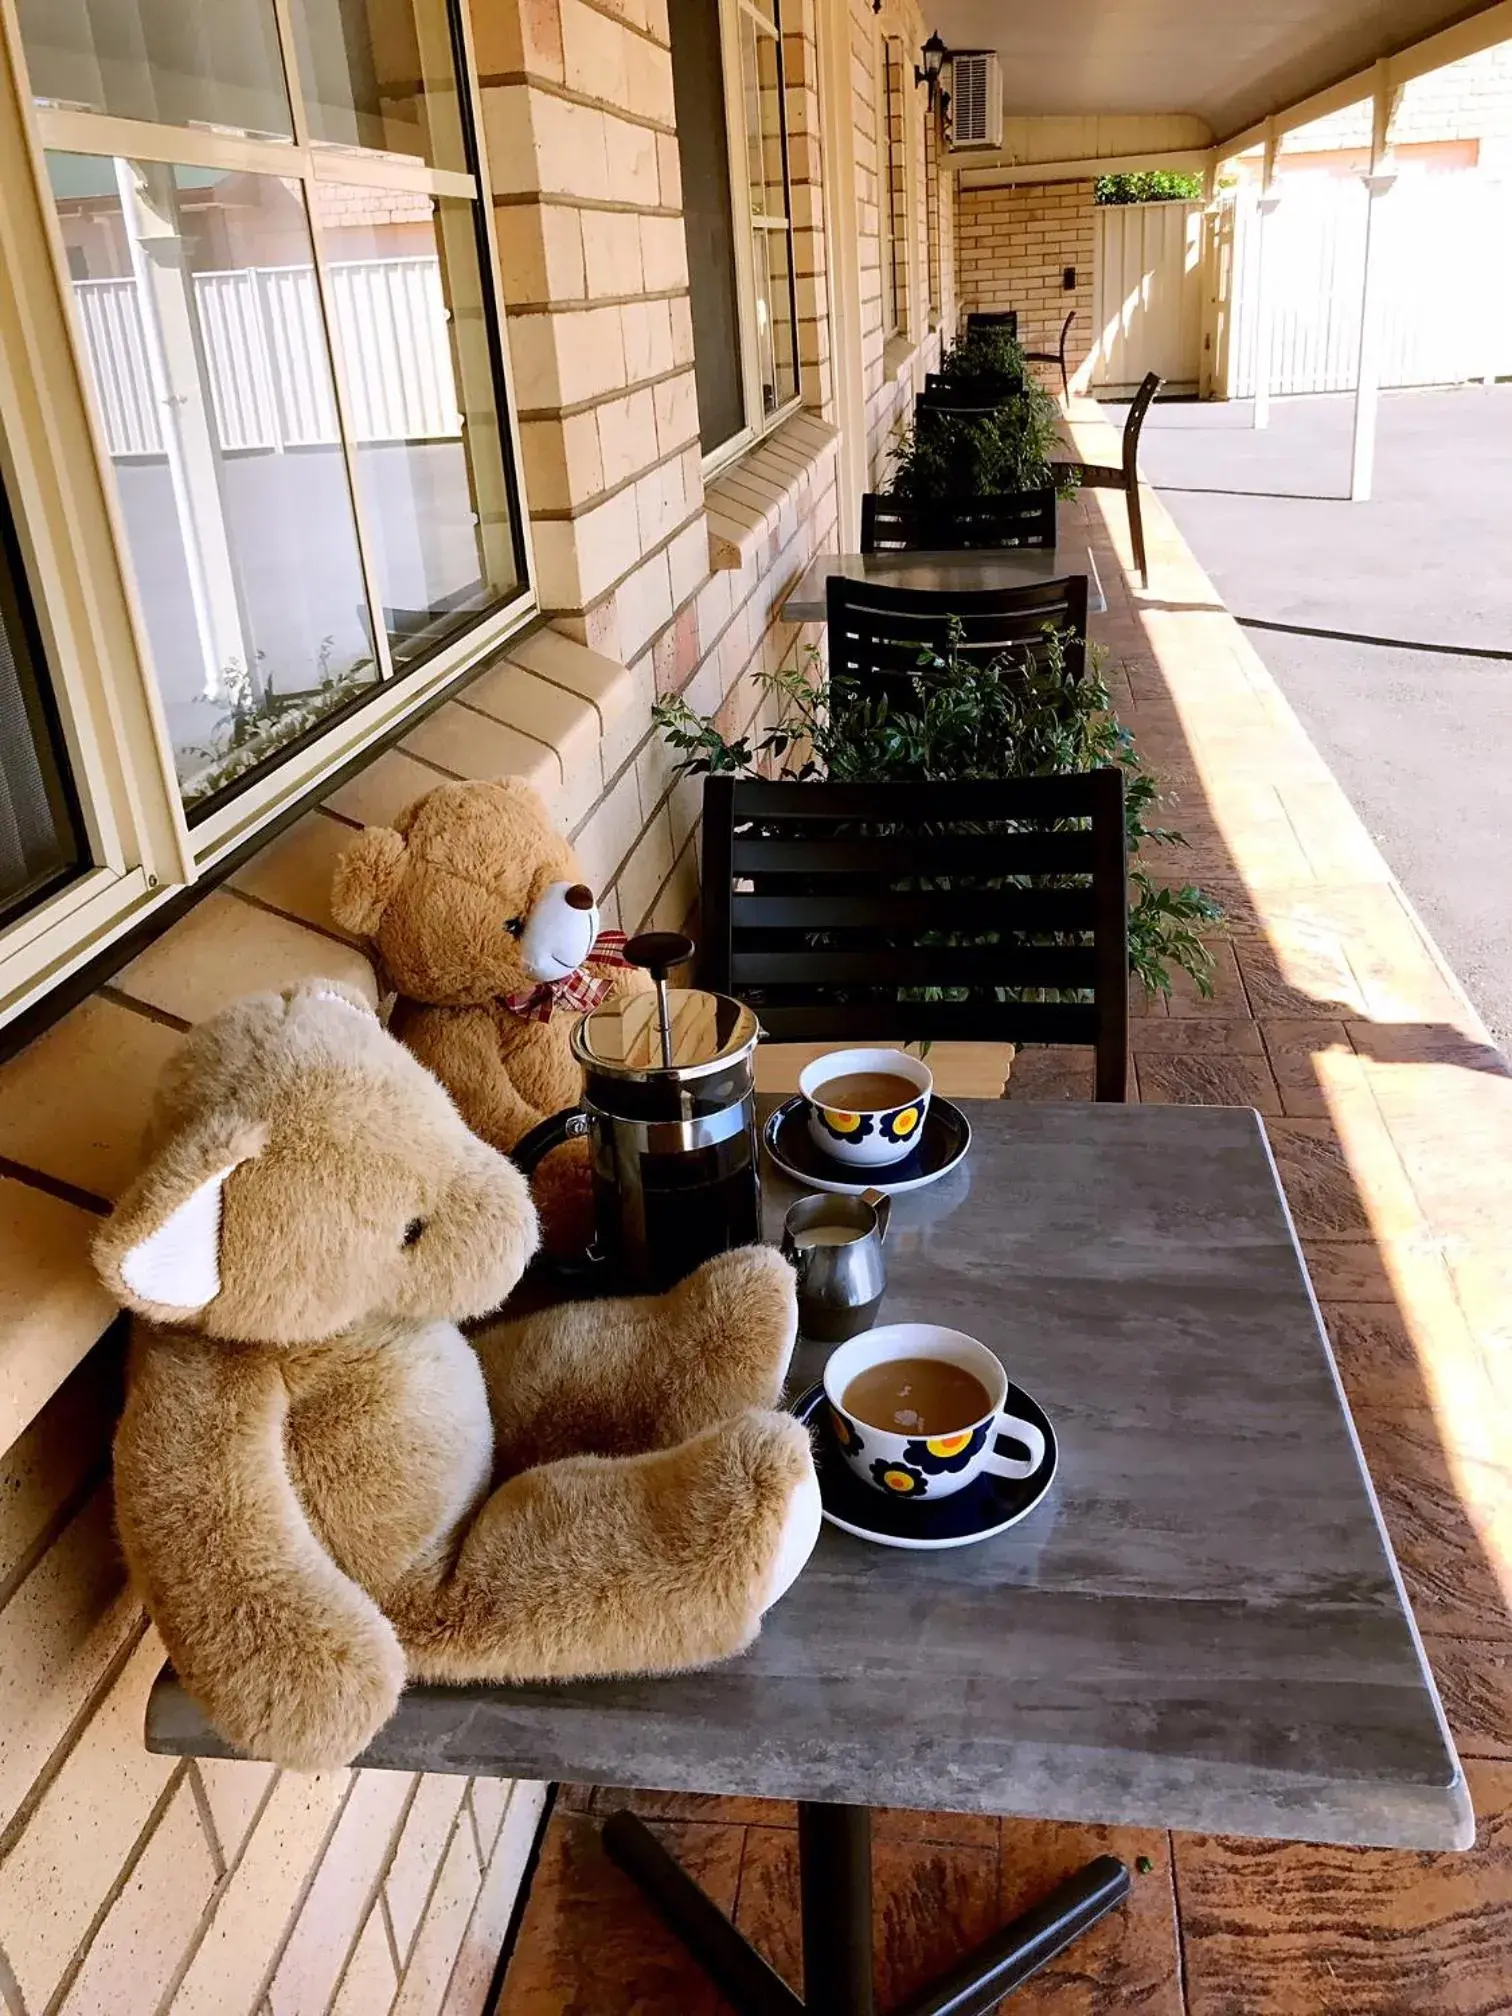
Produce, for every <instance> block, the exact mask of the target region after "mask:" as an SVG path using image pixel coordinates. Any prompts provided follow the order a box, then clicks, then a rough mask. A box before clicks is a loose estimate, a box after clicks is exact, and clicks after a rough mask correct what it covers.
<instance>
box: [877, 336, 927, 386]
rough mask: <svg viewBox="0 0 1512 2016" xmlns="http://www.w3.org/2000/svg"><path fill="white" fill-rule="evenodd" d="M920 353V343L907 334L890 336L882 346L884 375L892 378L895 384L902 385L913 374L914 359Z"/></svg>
mask: <svg viewBox="0 0 1512 2016" xmlns="http://www.w3.org/2000/svg"><path fill="white" fill-rule="evenodd" d="M918 354H919V345H918V344H917V343H912V342H910V341H909V339H908V337H906V336H889V337H888V339H887V341H886V342H885V343H884V344H883V346H882V375H883V377H884V378H890V379H891V380H892V382H893V384H894V385H901V384H902V383H903V382H904V380H905V379H907V378H911V377H912V376H913V369H914V360H915V358H917V356H918Z"/></svg>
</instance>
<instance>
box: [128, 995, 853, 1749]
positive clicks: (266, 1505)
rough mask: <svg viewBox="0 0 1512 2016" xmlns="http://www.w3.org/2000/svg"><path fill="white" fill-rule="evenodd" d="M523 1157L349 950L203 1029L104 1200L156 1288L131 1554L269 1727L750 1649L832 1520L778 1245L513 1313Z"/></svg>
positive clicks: (156, 1608)
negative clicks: (473, 1127)
mask: <svg viewBox="0 0 1512 2016" xmlns="http://www.w3.org/2000/svg"><path fill="white" fill-rule="evenodd" d="M535 1238H536V1221H535V1213H534V1211H533V1209H532V1206H531V1202H530V1196H529V1193H528V1191H527V1189H526V1185H525V1182H524V1179H523V1177H522V1176H521V1175H520V1174H519V1172H518V1171H517V1170H516V1169H515V1168H514V1166H513V1165H512V1164H511V1163H510V1162H509V1161H507V1160H506V1159H505V1157H504V1156H502V1155H500V1154H498V1153H497V1152H496V1151H495V1150H494V1149H492V1148H490V1147H488V1146H486V1145H485V1144H484V1143H483V1142H481V1141H479V1140H478V1139H477V1138H476V1137H475V1136H474V1135H473V1134H471V1133H469V1132H468V1130H467V1128H466V1127H464V1126H463V1124H462V1122H461V1120H460V1119H459V1117H458V1115H457V1112H456V1109H455V1108H454V1106H453V1105H452V1103H451V1101H450V1100H449V1099H448V1098H447V1096H446V1094H445V1092H444V1091H443V1090H442V1088H441V1087H440V1086H439V1085H438V1084H437V1083H436V1081H435V1079H434V1078H433V1077H431V1075H430V1074H429V1072H427V1071H426V1070H424V1069H423V1068H422V1067H421V1066H420V1065H419V1064H418V1063H417V1062H416V1061H415V1059H414V1058H413V1057H412V1056H410V1055H409V1054H408V1052H407V1051H405V1050H403V1049H402V1048H401V1047H400V1046H399V1044H398V1043H396V1042H395V1041H394V1040H393V1039H392V1037H390V1036H389V1035H387V1034H386V1033H385V1031H384V1030H383V1028H382V1027H381V1025H380V1024H379V1022H378V1019H377V1017H376V1016H375V1015H373V1014H372V1012H371V1011H370V1010H369V1009H368V1008H367V1007H366V1006H365V1005H364V1004H363V1003H362V1002H361V1001H360V1000H359V999H358V998H357V997H356V996H355V995H352V994H349V993H347V992H346V991H345V990H344V989H342V988H341V987H340V986H339V985H337V983H335V982H330V983H325V982H313V983H305V984H304V985H301V986H299V987H296V988H293V989H290V990H288V991H287V992H285V993H283V994H261V995H256V996H254V997H253V998H251V999H250V1000H246V1001H242V1002H240V1003H238V1004H237V1005H236V1006H234V1007H231V1008H228V1009H226V1010H225V1011H224V1012H223V1013H221V1014H219V1015H217V1016H216V1017H214V1018H213V1020H211V1021H209V1022H206V1023H204V1024H202V1025H201V1026H200V1027H199V1028H198V1029H196V1030H194V1031H193V1032H192V1033H191V1034H190V1035H189V1036H188V1037H186V1038H185V1040H184V1043H183V1045H182V1047H181V1049H180V1050H179V1051H178V1052H176V1053H175V1056H174V1057H173V1059H172V1061H171V1062H170V1064H169V1067H168V1070H167V1072H166V1074H165V1078H164V1081H163V1084H162V1086H161V1089H160V1093H159V1097H158V1103H157V1107H156V1111H155V1116H154V1120H153V1123H152V1127H151V1131H150V1134H149V1152H148V1159H147V1164H146V1167H145V1169H144V1170H143V1172H142V1174H141V1175H140V1176H139V1177H138V1178H137V1180H136V1181H135V1183H134V1184H133V1185H132V1186H131V1188H130V1189H129V1190H128V1191H127V1193H126V1194H125V1196H124V1197H123V1198H122V1199H121V1201H120V1203H119V1204H118V1205H117V1207H116V1209H115V1211H114V1213H113V1214H112V1216H111V1218H110V1219H109V1220H108V1222H107V1223H106V1225H105V1227H104V1228H103V1230H102V1231H101V1233H100V1234H99V1237H98V1239H97V1241H96V1245H95V1259H96V1263H97V1265H98V1267H99V1269H100V1273H101V1275H102V1277H103V1278H104V1280H105V1282H106V1283H107V1285H108V1286H109V1287H110V1288H111V1289H112V1290H113V1291H114V1293H115V1294H116V1295H117V1296H118V1297H119V1298H120V1300H121V1301H122V1302H124V1303H125V1304H126V1305H127V1306H128V1307H129V1308H131V1309H132V1310H134V1311H135V1312H136V1314H137V1316H138V1318H139V1319H142V1320H139V1321H138V1323H137V1324H136V1326H135V1332H134V1337H133V1344H132V1354H131V1365H130V1377H129V1387H128V1398H127V1403H126V1410H125V1414H124V1416H123V1418H122V1421H121V1425H120V1429H119V1431H118V1435H117V1439H116V1452H115V1456H116V1504H117V1512H118V1518H119V1524H120V1531H121V1538H122V1541H123V1543H124V1545H125V1549H126V1554H127V1558H128V1560H129V1562H130V1564H131V1568H132V1572H133V1574H134V1576H135V1578H136V1581H137V1583H138V1585H139V1587H140V1589H141V1592H142V1594H143V1596H144V1597H145V1600H146V1602H147V1606H148V1608H149V1610H150V1611H151V1613H152V1616H153V1618H154V1619H155V1621H156V1623H157V1625H158V1628H159V1630H160V1631H161V1632H162V1635H163V1638H164V1639H165V1641H166V1643H167V1645H168V1649H169V1652H170V1654H171V1655H172V1658H173V1661H174V1664H175V1666H176V1667H177V1668H178V1671H179V1674H180V1676H181V1677H182V1679H183V1681H184V1684H185V1685H186V1686H187V1687H188V1688H189V1690H190V1691H191V1692H192V1693H193V1694H194V1695H195V1696H196V1697H197V1698H198V1700H199V1701H200V1703H201V1704H202V1706H203V1707H204V1709H205V1712H206V1714H207V1715H208V1716H209V1717H210V1719H211V1721H212V1722H213V1723H214V1724H215V1726H216V1727H217V1728H218V1729H219V1730H220V1731H221V1733H222V1734H223V1735H224V1736H225V1737H226V1738H227V1739H228V1740H229V1741H230V1742H232V1743H234V1744H235V1745H236V1746H237V1747H238V1748H239V1749H242V1750H245V1751H248V1752H250V1753H252V1754H254V1755H257V1756H261V1757H268V1758H272V1759H274V1760H275V1761H276V1762H278V1763H281V1764H285V1765H290V1766H294V1767H296V1768H303V1769H311V1768H315V1767H317V1766H325V1765H335V1764H341V1763H344V1762H346V1761H347V1760H349V1759H350V1758H352V1757H354V1756H355V1755H356V1754H357V1753H358V1752H359V1751H360V1750H361V1749H362V1748H363V1746H364V1745H365V1744H366V1743H367V1742H368V1741H369V1740H370V1739H371V1737H372V1736H373V1735H374V1733H375V1732H376V1731H377V1730H378V1729H379V1728H380V1727H381V1726H382V1724H383V1723H384V1722H385V1721H386V1720H387V1718H388V1716H389V1715H390V1714H391V1713H392V1711H393V1709H394V1706H395V1704H396V1702H397V1700H398V1698H399V1693H400V1690H401V1688H402V1687H403V1685H404V1683H405V1680H406V1678H413V1679H424V1680H436V1681H490V1680H491V1681H500V1682H504V1681H523V1680H540V1679H561V1678H567V1677H570V1676H574V1675H591V1674H606V1673H627V1672H663V1671H670V1670H675V1669H677V1668H684V1667H689V1666H698V1665H703V1664H706V1663H708V1662H710V1661H713V1660H717V1659H723V1658H726V1657H728V1656H730V1655H731V1654H733V1653H736V1652H739V1651H740V1650H741V1649H742V1648H743V1647H744V1646H745V1645H747V1644H749V1642H750V1641H751V1639H752V1638H753V1637H754V1635H755V1633H756V1631H757V1629H758V1627H759V1622H760V1618H761V1615H762V1612H763V1611H764V1610H765V1609H766V1608H768V1607H769V1606H770V1605H771V1604H772V1603H773V1602H774V1601H775V1600H776V1599H777V1597H778V1596H779V1595H780V1594H781V1593H782V1591H783V1590H784V1589H785V1588H786V1587H787V1585H788V1583H789V1582H790V1581H791V1580H792V1578H793V1576H794V1575H795V1574H796V1573H797V1572H798V1569H799V1568H800V1567H801V1565H802V1563H803V1561H804V1560H805V1559H806V1558H807V1555H808V1552H809V1549H810V1548H811V1547H812V1545H813V1542H814V1538H815V1535H816V1534H817V1531H818V1519H819V1507H818V1487H817V1483H816V1481H815V1477H814V1470H813V1463H812V1458H811V1454H810V1450H809V1445H808V1441H807V1438H806V1435H805V1433H804V1431H803V1429H802V1428H801V1427H799V1425H798V1424H797V1423H796V1422H795V1421H794V1420H793V1419H792V1418H791V1416H789V1415H786V1414H783V1413H779V1412H776V1411H774V1409H775V1405H776V1401H777V1398H778V1392H779V1387H780V1384H781V1380H782V1376H783V1373H784V1370H785V1368H786V1365H787V1360H788V1357H789V1354H790V1352H791V1349H792V1345H793V1340H794V1334H795V1330H796V1317H795V1305H794V1291H793V1281H792V1275H791V1272H790V1270H789V1269H788V1267H787V1265H786V1263H785V1262H784V1261H783V1260H782V1259H781V1258H780V1256H779V1255H778V1254H777V1253H775V1252H774V1251H772V1250H771V1249H770V1248H761V1247H750V1248H746V1249H745V1250H743V1251H740V1252H735V1253H726V1254H722V1255H720V1256H719V1257H718V1258H717V1259H714V1260H711V1261H709V1262H708V1263H707V1264H706V1265H705V1266H703V1267H701V1268H700V1269H699V1270H698V1271H697V1272H696V1273H695V1274H693V1275H690V1276H689V1278H688V1279H687V1280H686V1281H685V1282H683V1283H682V1284H681V1285H680V1286H679V1287H677V1288H675V1289H673V1290H672V1291H671V1293H670V1294H667V1295H664V1296H659V1297H646V1298H643V1299H638V1300H627V1301H618V1302H611V1301H604V1302H588V1303H580V1304H574V1305H571V1306H567V1307H562V1308H557V1309H551V1310H546V1311H543V1312H541V1313H539V1314H537V1315H535V1316H531V1317H527V1318H525V1319H523V1320H520V1321H517V1322H512V1323H501V1324H497V1325H496V1326H494V1327H493V1328H490V1329H485V1330H484V1331H483V1332H482V1333H481V1334H480V1335H478V1336H476V1337H475V1338H473V1340H472V1341H471V1342H469V1341H468V1340H467V1339H466V1338H464V1337H463V1335H462V1333H461V1331H460V1330H458V1329H457V1328H456V1324H457V1322H458V1321H459V1320H460V1319H464V1318H468V1317H475V1316H480V1315H482V1314H484V1313H485V1312H487V1311H489V1310H492V1309H495V1308H497V1307H498V1306H499V1304H500V1303H501V1302H502V1301H503V1300H504V1298H505V1297H506V1296H507V1295H508V1294H509V1292H510V1290H511V1289H512V1287H513V1286H514V1284H515V1282H516V1280H517V1279H518V1278H519V1275H520V1272H521V1270H522V1269H523V1268H524V1266H525V1264H526V1262H527V1261H528V1259H529V1258H530V1254H531V1251H532V1248H533V1247H534V1244H535Z"/></svg>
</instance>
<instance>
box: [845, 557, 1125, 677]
mask: <svg viewBox="0 0 1512 2016" xmlns="http://www.w3.org/2000/svg"><path fill="white" fill-rule="evenodd" d="M826 600H827V605H828V606H827V611H826V620H827V622H828V626H829V640H828V644H829V670H830V677H831V679H835V678H845V677H847V676H848V677H850V678H853V679H855V680H856V681H857V682H858V684H859V685H861V686H862V687H863V689H872V690H879V691H885V692H889V693H893V692H896V693H898V694H900V695H902V696H906V697H910V698H911V693H912V688H911V686H910V685H908V684H906V683H905V681H904V679H903V676H902V675H904V674H907V673H912V672H914V671H915V670H916V669H917V667H918V663H919V654H920V652H922V651H933V652H935V653H937V654H938V655H940V656H943V655H944V653H945V651H946V649H947V647H948V645H949V643H950V636H951V629H952V625H953V624H954V625H958V626H959V630H960V636H959V639H958V641H957V644H956V649H957V651H958V652H959V653H960V655H961V656H962V657H963V658H966V659H968V660H970V661H972V662H974V663H976V664H979V665H983V666H985V665H990V664H991V663H992V661H993V660H994V659H996V658H1001V657H1002V656H1003V655H1004V654H1005V653H1006V652H1013V651H1017V652H1019V653H1020V654H1022V653H1024V652H1039V651H1043V650H1046V649H1047V648H1048V646H1047V644H1046V640H1045V632H1046V631H1047V630H1055V631H1059V632H1061V633H1063V634H1064V633H1067V632H1069V633H1070V636H1069V640H1068V642H1067V644H1066V646H1065V653H1066V668H1067V670H1068V671H1069V672H1070V674H1071V675H1072V677H1073V678H1078V679H1079V678H1080V677H1081V676H1082V674H1083V673H1084V672H1085V670H1086V663H1087V577H1086V575H1085V574H1067V575H1064V576H1062V577H1060V578H1058V579H1056V580H1053V581H1036V582H1032V583H1029V584H1027V585H1021V586H1017V587H1012V588H974V589H960V588H947V589H938V590H937V589H927V588H905V587H899V586H894V585H892V584H891V583H886V584H884V583H881V582H875V581H852V580H850V579H848V578H846V577H845V576H843V575H838V574H832V575H831V576H830V580H829V585H828V591H827V596H826Z"/></svg>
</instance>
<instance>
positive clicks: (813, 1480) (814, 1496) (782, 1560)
mask: <svg viewBox="0 0 1512 2016" xmlns="http://www.w3.org/2000/svg"><path fill="white" fill-rule="evenodd" d="M823 1518H824V1507H823V1505H822V1504H821V1502H820V1498H819V1478H818V1476H817V1474H816V1473H815V1470H814V1466H813V1463H812V1461H811V1462H810V1463H809V1466H808V1468H807V1469H806V1470H805V1471H804V1473H803V1475H802V1476H801V1477H800V1478H799V1479H798V1482H797V1483H796V1484H795V1485H794V1486H793V1491H792V1496H791V1497H790V1498H789V1500H788V1509H787V1516H786V1518H785V1519H784V1520H783V1522H782V1532H781V1534H780V1535H779V1537H778V1541H777V1552H776V1554H775V1556H774V1558H773V1561H772V1567H771V1576H770V1580H769V1581H768V1583H767V1586H766V1593H765V1595H764V1597H763V1599H762V1604H761V1609H762V1613H763V1615H764V1614H765V1613H766V1612H767V1611H768V1610H770V1609H771V1607H772V1605H773V1604H774V1603H775V1602H776V1601H777V1600H778V1598H779V1597H781V1596H785V1595H786V1594H787V1592H788V1591H789V1589H791V1588H792V1586H793V1584H794V1583H795V1582H796V1581H797V1580H798V1577H799V1575H800V1574H801V1573H802V1572H803V1569H804V1567H805V1565H806V1563H807V1561H808V1558H809V1556H810V1554H812V1553H813V1551H814V1547H815V1544H816V1543H817V1541H818V1538H819V1528H820V1525H821V1524H822V1522H823Z"/></svg>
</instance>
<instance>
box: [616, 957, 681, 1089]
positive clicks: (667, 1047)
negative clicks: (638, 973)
mask: <svg viewBox="0 0 1512 2016" xmlns="http://www.w3.org/2000/svg"><path fill="white" fill-rule="evenodd" d="M625 957H626V959H628V960H629V962H630V964H631V965H632V966H644V967H645V969H646V971H647V972H648V973H649V974H650V975H651V978H652V979H653V980H654V981H655V982H656V1020H657V1026H658V1027H659V1029H660V1031H661V1049H662V1063H663V1064H664V1065H665V1066H666V1067H667V1069H668V1070H669V1071H670V1070H671V1068H672V1016H671V1012H670V1010H669V1009H668V1007H667V975H668V974H669V973H670V972H671V970H672V968H673V967H674V966H681V965H682V964H683V963H684V961H685V960H688V959H691V958H692V957H693V940H692V939H691V938H685V937H684V936H683V935H682V933H681V932H680V931H642V933H641V934H640V936H639V937H638V938H632V939H631V940H630V941H629V943H628V944H627V945H626V947H625Z"/></svg>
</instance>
